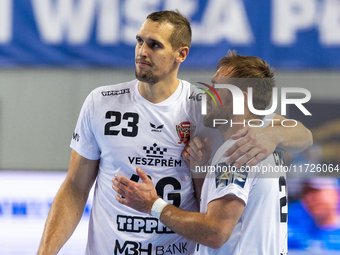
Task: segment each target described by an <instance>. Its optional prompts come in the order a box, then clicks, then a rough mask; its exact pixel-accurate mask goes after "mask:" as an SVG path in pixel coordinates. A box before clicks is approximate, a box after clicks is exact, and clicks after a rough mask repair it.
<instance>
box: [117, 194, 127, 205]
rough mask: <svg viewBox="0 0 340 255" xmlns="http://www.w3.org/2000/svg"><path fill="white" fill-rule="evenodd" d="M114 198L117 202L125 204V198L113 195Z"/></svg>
mask: <svg viewBox="0 0 340 255" xmlns="http://www.w3.org/2000/svg"><path fill="white" fill-rule="evenodd" d="M115 198H116V200H117V201H118V202H119V203H121V204H123V205H125V204H126V199H124V198H122V197H121V196H119V195H115Z"/></svg>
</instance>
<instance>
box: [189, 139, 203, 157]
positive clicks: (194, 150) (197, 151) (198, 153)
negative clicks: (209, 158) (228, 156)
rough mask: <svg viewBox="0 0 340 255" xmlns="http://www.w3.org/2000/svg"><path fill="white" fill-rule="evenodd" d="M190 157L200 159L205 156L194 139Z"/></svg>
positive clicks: (191, 141)
mask: <svg viewBox="0 0 340 255" xmlns="http://www.w3.org/2000/svg"><path fill="white" fill-rule="evenodd" d="M189 143H190V157H192V158H193V159H194V160H200V159H201V157H202V156H203V153H202V151H201V149H199V148H198V147H197V146H196V144H195V142H194V141H193V140H190V142H189Z"/></svg>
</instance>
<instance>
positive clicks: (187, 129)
mask: <svg viewBox="0 0 340 255" xmlns="http://www.w3.org/2000/svg"><path fill="white" fill-rule="evenodd" d="M195 128H196V126H195V125H194V124H191V123H190V122H189V121H183V122H181V123H179V124H177V125H176V131H177V135H178V137H179V141H178V142H177V143H178V144H182V143H186V142H187V141H188V140H189V139H190V134H191V133H193V132H194V131H195Z"/></svg>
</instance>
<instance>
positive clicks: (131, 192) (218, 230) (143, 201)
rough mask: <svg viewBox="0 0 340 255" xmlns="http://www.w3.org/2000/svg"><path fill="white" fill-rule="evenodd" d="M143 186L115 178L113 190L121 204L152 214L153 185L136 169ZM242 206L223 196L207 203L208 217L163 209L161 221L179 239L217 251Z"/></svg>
mask: <svg viewBox="0 0 340 255" xmlns="http://www.w3.org/2000/svg"><path fill="white" fill-rule="evenodd" d="M136 171H137V174H138V175H139V177H140V178H141V180H142V183H136V182H133V181H131V180H129V179H128V178H126V177H124V176H120V175H116V177H115V178H114V179H113V180H112V182H113V186H112V188H113V189H114V190H115V191H116V192H117V193H118V194H117V195H116V199H117V201H118V202H120V203H121V204H124V205H127V206H129V207H131V208H133V209H135V210H138V211H141V212H144V213H148V214H151V208H152V205H153V203H154V202H155V201H156V200H157V199H158V198H159V197H158V196H157V193H156V190H155V188H154V186H153V184H152V181H151V180H150V179H149V178H148V177H147V175H146V174H145V173H144V172H143V171H142V170H141V169H140V168H139V167H137V170H136ZM244 207H245V204H244V202H243V201H242V200H241V199H239V198H237V197H236V196H234V195H226V196H224V197H222V198H219V199H216V200H213V201H212V202H210V203H209V205H208V209H207V213H206V214H204V213H196V212H188V211H183V210H181V209H179V208H178V207H176V206H173V205H170V204H168V205H166V206H165V208H164V209H163V211H162V212H161V215H160V221H161V222H162V223H163V224H164V225H166V226H167V227H169V228H170V229H171V230H173V231H175V232H176V233H178V234H180V235H181V236H183V237H185V238H187V239H189V240H192V241H195V242H198V243H200V244H203V245H205V246H208V247H211V248H213V249H217V248H220V247H221V246H222V245H223V244H224V243H225V242H226V241H227V240H228V239H229V237H230V235H231V233H232V231H233V230H234V228H235V226H236V224H237V222H238V220H239V219H240V217H241V215H242V212H243V210H244Z"/></svg>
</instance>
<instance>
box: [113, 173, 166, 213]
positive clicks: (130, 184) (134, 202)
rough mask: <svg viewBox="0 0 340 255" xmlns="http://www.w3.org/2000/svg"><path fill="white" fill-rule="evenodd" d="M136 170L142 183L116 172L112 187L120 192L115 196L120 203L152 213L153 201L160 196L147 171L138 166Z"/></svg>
mask: <svg viewBox="0 0 340 255" xmlns="http://www.w3.org/2000/svg"><path fill="white" fill-rule="evenodd" d="M136 172H137V174H138V176H139V177H140V178H141V180H142V183H138V182H134V181H131V180H129V179H128V178H126V177H124V176H121V175H119V174H116V175H115V177H114V178H113V179H112V183H113V185H112V189H113V190H115V191H116V192H117V193H118V194H117V195H116V196H115V198H116V199H117V201H118V202H119V203H121V204H123V205H126V206H129V207H131V208H133V209H135V210H137V211H140V212H144V213H148V214H150V213H151V208H152V205H153V203H154V202H155V201H156V200H157V199H158V198H159V197H158V195H157V192H156V189H155V187H154V186H153V183H152V181H151V180H150V178H149V177H148V176H147V175H146V173H145V172H144V171H143V170H142V169H140V168H139V167H137V168H136Z"/></svg>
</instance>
